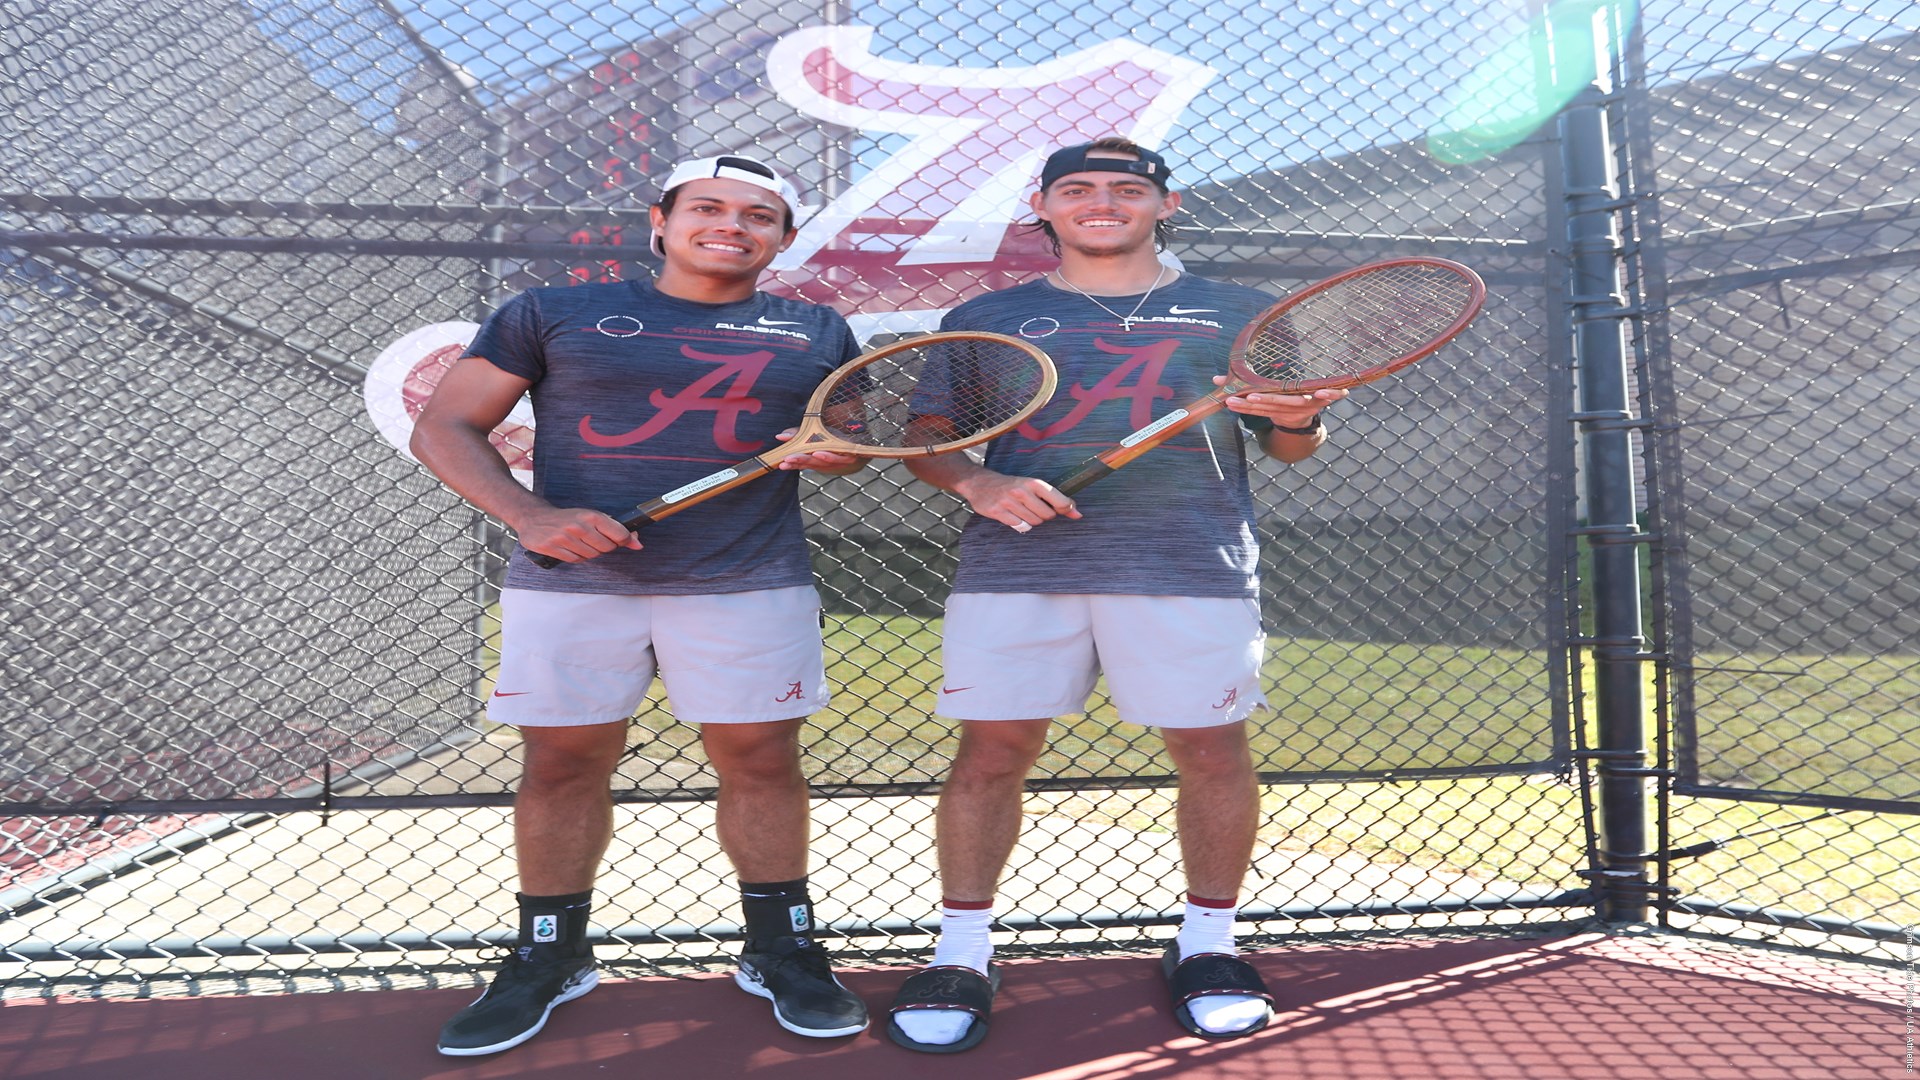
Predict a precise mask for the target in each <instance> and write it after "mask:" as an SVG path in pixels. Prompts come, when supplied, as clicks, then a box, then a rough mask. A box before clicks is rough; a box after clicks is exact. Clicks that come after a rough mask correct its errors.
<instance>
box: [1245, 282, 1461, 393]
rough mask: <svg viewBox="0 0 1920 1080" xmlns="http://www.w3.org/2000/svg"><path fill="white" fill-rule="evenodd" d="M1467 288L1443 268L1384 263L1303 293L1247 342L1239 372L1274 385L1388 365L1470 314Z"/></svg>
mask: <svg viewBox="0 0 1920 1080" xmlns="http://www.w3.org/2000/svg"><path fill="white" fill-rule="evenodd" d="M1474 296H1475V290H1474V287H1473V284H1472V282H1471V281H1469V280H1468V279H1466V278H1464V277H1462V276H1461V275H1460V274H1458V273H1456V272H1454V271H1452V270H1448V269H1446V268H1445V267H1438V266H1426V265H1411V266H1386V267H1381V268H1380V269H1378V270H1373V271H1368V272H1365V273H1360V274H1355V275H1354V276H1352V277H1350V278H1347V279H1345V280H1343V281H1339V282H1336V283H1335V284H1333V285H1332V286H1330V287H1328V288H1326V289H1323V290H1321V291H1319V292H1316V293H1312V294H1309V295H1307V296H1304V297H1302V298H1301V299H1300V301H1299V302H1298V303H1296V304H1293V305H1292V306H1290V307H1289V308H1287V309H1286V311H1285V313H1284V314H1282V315H1281V316H1280V317H1278V318H1276V319H1275V320H1274V321H1273V322H1272V323H1270V324H1269V325H1268V326H1266V327H1264V328H1263V329H1262V330H1261V331H1260V332H1259V333H1258V334H1257V335H1255V337H1254V339H1253V340H1252V341H1251V342H1250V343H1249V344H1248V347H1247V351H1246V356H1245V363H1246V366H1247V368H1248V369H1249V370H1250V371H1252V372H1254V373H1255V374H1257V375H1259V376H1260V377H1261V378H1263V379H1267V380H1270V381H1272V382H1277V383H1289V382H1311V381H1314V380H1321V379H1332V378H1347V377H1351V376H1356V375H1360V374H1362V373H1368V372H1375V371H1378V370H1380V369H1382V368H1391V367H1392V366H1394V365H1395V364H1396V363H1399V362H1402V361H1405V360H1407V359H1410V358H1412V357H1416V356H1418V355H1420V354H1422V353H1423V352H1424V351H1426V350H1428V349H1429V348H1431V347H1432V346H1434V345H1435V344H1436V341H1437V340H1439V339H1441V338H1442V337H1443V335H1446V334H1447V333H1448V332H1449V331H1451V330H1453V329H1454V328H1455V327H1456V325H1457V324H1458V323H1459V321H1460V319H1461V318H1462V317H1463V315H1465V314H1466V313H1467V312H1468V311H1470V310H1471V309H1472V306H1473V302H1474Z"/></svg>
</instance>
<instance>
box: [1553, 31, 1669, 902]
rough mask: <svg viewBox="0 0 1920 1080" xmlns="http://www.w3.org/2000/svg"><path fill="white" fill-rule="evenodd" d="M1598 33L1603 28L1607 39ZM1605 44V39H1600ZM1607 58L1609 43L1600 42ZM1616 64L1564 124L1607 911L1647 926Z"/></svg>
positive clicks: (1640, 647) (1603, 66)
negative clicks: (1615, 141)
mask: <svg viewBox="0 0 1920 1080" xmlns="http://www.w3.org/2000/svg"><path fill="white" fill-rule="evenodd" d="M1597 30H1598V27H1596V31H1597ZM1596 37H1598V34H1597V33H1596ZM1596 45H1597V46H1598V47H1600V48H1601V49H1602V51H1603V55H1604V51H1605V49H1604V45H1600V44H1599V43H1598V42H1596ZM1609 66H1610V65H1608V64H1607V63H1605V62H1604V60H1603V62H1601V63H1600V64H1599V65H1598V75H1597V76H1596V79H1595V82H1594V83H1593V84H1592V85H1590V86H1589V87H1587V88H1586V89H1585V90H1583V91H1582V92H1581V94H1580V95H1579V96H1578V97H1576V98H1575V99H1574V101H1573V102H1572V103H1571V104H1570V105H1569V106H1568V107H1567V109H1566V110H1565V111H1564V112H1563V113H1562V114H1561V117H1560V131H1561V136H1562V139H1561V153H1562V155H1563V160H1564V164H1565V169H1566V183H1567V187H1566V211H1567V239H1568V246H1569V249H1570V254H1571V276H1572V293H1573V295H1572V296H1571V298H1570V300H1571V305H1570V312H1571V316H1572V319H1573V324H1574V357H1575V365H1576V374H1577V381H1578V385H1577V388H1576V394H1577V398H1578V403H1579V406H1578V407H1579V411H1578V412H1576V413H1575V414H1574V417H1573V418H1574V420H1575V421H1576V422H1578V424H1579V430H1580V447H1581V454H1582V458H1583V461H1584V465H1585V469H1584V473H1585V478H1584V479H1585V489H1584V494H1585V498H1586V515H1585V517H1586V524H1585V525H1584V526H1583V527H1582V528H1581V529H1580V532H1582V533H1583V534H1584V535H1586V537H1587V538H1588V540H1589V542H1590V545H1591V550H1592V555H1593V558H1592V567H1593V571H1592V577H1593V609H1594V610H1593V617H1594V621H1593V636H1592V637H1591V638H1588V639H1586V640H1585V641H1584V642H1583V644H1586V645H1588V646H1590V647H1591V649H1592V653H1593V657H1594V677H1593V685H1594V697H1595V709H1596V714H1597V730H1596V732H1595V752H1594V753H1593V755H1592V756H1593V757H1594V759H1595V760H1596V762H1597V773H1598V775H1599V802H1600V822H1601V843H1602V847H1603V850H1602V851H1601V878H1600V881H1599V885H1600V890H1599V891H1600V895H1601V901H1600V915H1601V917H1602V918H1604V919H1606V920H1608V921H1610V922H1643V921H1645V920H1646V917H1647V911H1648V906H1649V905H1648V900H1647V897H1648V895H1649V885H1648V879H1647V875H1646V866H1647V861H1648V858H1649V855H1648V852H1647V803H1648V799H1647V785H1646V768H1645V766H1646V751H1647V741H1646V731H1645V715H1644V702H1643V698H1644V694H1643V691H1642V678H1643V670H1642V661H1643V655H1644V639H1643V638H1642V636H1641V611H1640V573H1639V558H1638V556H1639V546H1638V543H1639V541H1640V540H1641V539H1642V538H1641V536H1640V530H1639V527H1638V525H1637V524H1636V519H1635V497H1634V468H1633V447H1632V442H1631V438H1630V435H1629V432H1630V431H1631V429H1632V428H1633V427H1634V426H1636V421H1635V420H1634V419H1633V416H1632V413H1631V411H1630V410H1629V408H1628V401H1629V398H1628V387H1627V366H1626V355H1627V353H1626V345H1625V336H1624V334H1625V329H1626V326H1625V324H1626V320H1627V318H1628V317H1629V315H1630V312H1629V311H1628V310H1627V307H1626V302H1625V299H1624V297H1623V289H1622V285H1621V277H1620V267H1621V259H1622V247H1621V241H1620V235H1619V232H1618V229H1617V228H1616V223H1615V216H1614V215H1615V213H1616V212H1617V211H1618V210H1619V209H1620V208H1621V205H1622V203H1621V201H1620V195H1619V189H1618V186H1617V183H1616V180H1615V176H1614V172H1613V167H1612V166H1613V161H1614V155H1613V147H1612V140H1611V137H1610V134H1609V131H1608V125H1607V105H1608V103H1609V101H1610V100H1611V95H1612V94H1613V92H1614V88H1613V87H1612V86H1611V85H1610V84H1611V82H1612V80H1611V77H1610V74H1609V70H1608V69H1609Z"/></svg>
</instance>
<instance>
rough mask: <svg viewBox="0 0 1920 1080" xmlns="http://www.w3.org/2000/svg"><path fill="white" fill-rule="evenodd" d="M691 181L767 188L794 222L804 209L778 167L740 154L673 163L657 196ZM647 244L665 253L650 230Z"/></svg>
mask: <svg viewBox="0 0 1920 1080" xmlns="http://www.w3.org/2000/svg"><path fill="white" fill-rule="evenodd" d="M694 180H738V181H740V182H741V183H743V184H752V185H753V186H754V187H757V188H761V189H764V190H766V191H771V192H773V193H774V194H775V195H778V196H780V201H781V202H784V203H786V204H787V209H788V210H789V211H790V212H792V214H793V219H794V221H795V222H796V223H798V222H799V220H800V218H801V216H802V214H803V213H804V212H805V211H806V209H807V208H806V207H805V206H803V205H802V204H801V202H800V190H799V189H798V188H796V187H794V186H793V182H792V181H791V180H788V179H787V178H786V177H785V176H783V175H781V173H780V171H779V170H778V169H775V168H774V167H773V166H771V165H768V164H767V163H765V162H763V161H756V160H754V159H753V158H750V157H741V156H740V155H738V154H721V155H719V156H718V157H704V158H695V159H694V160H692V161H683V162H681V163H680V164H678V165H676V166H674V169H673V171H672V172H670V173H668V174H667V179H666V180H665V182H663V183H662V184H661V185H660V197H661V198H663V199H664V198H666V196H667V192H669V191H672V190H673V189H674V188H677V187H679V186H680V185H682V184H685V183H689V182H691V181H694ZM647 243H648V246H649V247H651V248H652V249H653V253H654V254H655V255H660V256H664V255H666V250H665V249H664V248H662V247H661V246H660V234H659V233H654V234H653V236H652V238H651V239H650V240H648V242H647Z"/></svg>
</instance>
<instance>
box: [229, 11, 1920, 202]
mask: <svg viewBox="0 0 1920 1080" xmlns="http://www.w3.org/2000/svg"><path fill="white" fill-rule="evenodd" d="M250 2H251V3H252V4H253V5H254V8H255V10H256V12H257V13H258V16H259V18H260V19H261V21H262V24H263V25H265V26H266V27H268V28H269V32H270V33H272V34H273V35H274V36H275V37H276V38H277V39H278V40H281V41H282V42H283V43H285V44H289V45H291V46H292V47H293V48H294V49H295V51H296V54H297V55H301V56H302V57H303V59H304V60H305V61H306V62H307V63H308V66H309V68H310V69H313V70H315V72H316V79H317V80H318V81H320V82H322V84H323V85H327V86H328V87H329V89H332V90H333V91H334V92H335V93H337V94H339V95H340V96H342V97H343V98H346V99H348V100H350V101H353V102H354V103H355V104H356V105H357V106H358V107H360V108H361V110H362V112H363V113H365V114H367V115H368V116H369V117H370V119H377V118H378V116H379V115H380V114H382V113H385V114H388V115H390V114H391V110H392V108H393V101H394V98H395V95H396V93H397V89H396V87H397V82H398V80H399V79H400V78H402V77H403V76H404V74H405V71H406V70H408V69H409V67H410V65H412V64H414V63H417V61H418V57H419V53H418V50H417V49H416V48H415V46H414V45H412V44H411V43H409V42H407V41H406V40H405V37H406V35H405V34H403V33H401V31H400V30H398V29H397V28H395V26H394V24H393V23H392V14H397V15H399V16H400V17H401V18H403V19H405V20H406V22H407V24H408V25H409V26H410V27H411V28H412V29H413V31H415V32H416V33H417V34H418V36H419V39H420V40H421V41H423V42H424V43H425V44H426V45H427V46H428V47H430V48H432V49H435V50H438V51H439V53H440V54H441V56H442V57H444V58H445V60H446V61H448V62H450V63H451V64H453V65H455V66H457V67H458V68H459V69H461V70H463V71H464V72H466V73H467V74H468V75H470V76H471V77H472V78H473V79H474V80H475V81H476V83H477V86H476V92H477V93H478V95H479V96H480V97H481V99H482V100H483V101H488V102H492V101H498V100H500V99H502V98H505V97H510V96H513V95H514V94H516V93H517V92H520V91H523V90H525V89H527V88H528V87H532V86H538V85H540V84H542V83H544V82H546V81H547V80H549V79H551V78H553V77H554V75H555V74H562V75H564V74H565V73H568V72H571V71H576V70H579V69H581V68H583V67H585V66H588V65H590V64H591V63H592V62H593V61H594V60H595V59H597V58H599V57H601V56H603V55H606V54H607V53H609V52H611V51H613V50H615V49H618V48H620V47H623V46H625V45H628V44H631V43H633V42H637V41H643V40H646V39H648V38H650V37H652V36H654V35H657V34H659V33H661V32H663V31H666V30H670V29H671V28H673V27H674V26H676V25H678V24H679V23H681V22H684V21H688V20H693V19H697V18H699V17H701V16H702V15H703V14H704V13H706V12H707V11H710V10H713V9H718V8H724V7H727V6H729V5H728V4H726V3H719V2H715V0H655V3H653V4H647V5H642V4H640V3H637V2H636V0H570V2H569V0H562V2H553V0H454V2H449V0H250ZM1540 2H1541V0H1260V2H1259V3H1248V4H1241V5H1236V6H1233V7H1228V6H1225V5H1222V4H1221V3H1219V2H1218V0H1198V2H1196V0H1074V2H1072V3H1062V2H1055V0H1001V2H989V0H831V2H828V3H824V4H823V5H822V18H821V20H820V21H822V22H828V21H831V22H836V23H840V24H843V25H844V24H855V25H864V26H871V27H874V28H875V33H874V39H873V45H872V48H873V51H874V53H875V54H876V55H879V56H882V57H885V58H887V59H895V60H900V61H906V62H913V63H920V64H932V65H941V66H959V67H980V68H992V67H1006V66H1020V65H1031V64H1037V63H1041V62H1044V61H1047V60H1051V59H1054V58H1056V57H1058V56H1060V55H1062V54H1065V53H1069V52H1073V51H1075V50H1078V49H1084V48H1088V47H1093V46H1097V45H1099V44H1100V43H1101V42H1106V41H1112V40H1115V39H1129V40H1131V41H1134V42H1137V43H1139V44H1142V45H1147V46H1151V47H1152V48H1155V49H1159V50H1162V51H1164V52H1168V53H1173V54H1176V55H1180V56H1184V57H1186V58H1188V59H1190V60H1194V61H1197V62H1199V63H1201V64H1204V65H1206V66H1208V67H1209V68H1211V69H1212V70H1213V72H1214V77H1213V78H1212V80H1211V81H1210V82H1209V83H1208V85H1207V86H1206V87H1205V89H1204V90H1203V91H1202V92H1201V94H1200V96H1199V98H1197V99H1196V100H1195V101H1193V103H1192V104H1191V105H1189V106H1188V107H1187V110H1186V112H1185V114H1184V116H1183V117H1182V119H1181V123H1180V124H1178V125H1176V129H1175V130H1176V134H1175V135H1174V136H1172V137H1171V138H1170V140H1169V142H1168V145H1167V147H1166V148H1167V149H1169V150H1171V151H1172V152H1173V153H1174V154H1176V155H1177V156H1178V157H1179V158H1180V159H1181V160H1183V161H1185V162H1187V163H1189V168H1190V169H1191V170H1192V171H1191V172H1190V173H1189V175H1196V176H1197V175H1200V174H1205V175H1206V176H1207V177H1208V178H1209V179H1212V180H1215V181H1224V180H1229V179H1232V178H1233V177H1235V176H1239V175H1246V174H1250V173H1258V172H1264V171H1268V170H1271V169H1276V168H1281V167H1285V166H1287V165H1291V164H1298V163H1300V162H1304V161H1310V160H1314V159H1316V158H1322V157H1329V156H1337V155H1340V154H1345V153H1351V152H1355V151H1358V150H1362V149H1365V148H1367V147H1370V146H1377V145H1382V144H1392V143H1402V142H1411V141H1415V140H1419V139H1421V138H1423V137H1424V136H1426V135H1427V134H1428V133H1430V132H1432V131H1434V130H1436V129H1441V128H1445V127H1447V126H1448V122H1449V119H1451V121H1452V122H1453V123H1454V125H1455V126H1457V124H1458V121H1459V119H1460V117H1461V115H1462V111H1463V110H1464V111H1465V112H1466V113H1469V114H1484V113H1487V112H1489V111H1492V112H1495V113H1497V112H1498V111H1499V108H1500V100H1499V99H1500V98H1501V97H1502V96H1503V94H1504V96H1506V97H1507V98H1508V99H1509V102H1508V103H1509V106H1510V105H1511V97H1512V95H1511V94H1510V93H1506V91H1510V90H1511V89H1512V86H1511V80H1512V79H1513V78H1515V77H1516V75H1515V70H1517V68H1519V67H1524V66H1526V65H1527V63H1528V61H1527V60H1526V59H1525V58H1526V57H1529V56H1531V55H1533V51H1534V50H1531V49H1530V46H1529V41H1528V35H1529V33H1530V32H1531V33H1533V34H1536V35H1537V34H1538V20H1537V19H1536V18H1535V16H1536V15H1537V8H1538V6H1539V4H1540ZM1563 2H1564V3H1567V4H1569V5H1581V6H1585V7H1588V8H1592V7H1594V6H1598V5H1605V4H1609V3H1612V4H1622V5H1626V8H1625V9H1624V10H1625V12H1626V14H1625V16H1624V17H1626V18H1629V19H1630V18H1632V17H1633V15H1632V10H1631V8H1632V5H1633V4H1634V3H1635V0H1563ZM390 13H391V14H390ZM1645 18H1646V19H1647V26H1646V31H1647V40H1648V56H1649V70H1650V71H1651V73H1652V74H1653V77H1654V79H1655V80H1656V81H1657V82H1668V81H1675V80H1686V79H1692V78H1698V77H1701V76H1703V75H1708V74H1712V73H1716V72H1723V71H1727V70H1732V69H1734V68H1737V67H1741V66H1745V65H1749V64H1759V63H1771V62H1775V61H1777V60H1779V59H1781V58H1783V57H1786V56H1791V55H1795V54H1798V53H1805V52H1812V51H1820V50H1822V49H1831V48H1838V47H1849V46H1853V45H1857V44H1859V43H1861V42H1863V41H1867V40H1872V39H1875V38H1880V37H1887V36H1892V35H1898V34H1909V33H1916V32H1920V0H1776V2H1774V3H1765V2H1759V0H1666V2H1660V0H1655V2H1652V3H1649V4H1648V5H1647V10H1646V12H1645ZM1502 65H1506V67H1505V68H1503V67H1502ZM1503 80H1504V81H1503ZM1463 99H1464V100H1463ZM1509 119H1511V117H1509ZM1527 126H1530V125H1527ZM871 146H872V151H871V154H872V155H873V156H874V157H875V158H876V159H877V158H878V157H882V156H884V154H885V153H886V151H887V149H888V147H889V143H888V142H887V140H885V139H878V140H874V141H873V142H872V143H871Z"/></svg>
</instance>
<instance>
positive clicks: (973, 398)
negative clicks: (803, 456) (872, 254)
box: [821, 338, 1047, 448]
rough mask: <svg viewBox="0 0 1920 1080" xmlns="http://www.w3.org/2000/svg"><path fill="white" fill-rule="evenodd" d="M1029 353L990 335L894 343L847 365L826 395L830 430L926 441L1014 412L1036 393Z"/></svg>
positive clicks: (1037, 375) (1035, 365) (973, 429)
mask: <svg viewBox="0 0 1920 1080" xmlns="http://www.w3.org/2000/svg"><path fill="white" fill-rule="evenodd" d="M1046 374H1047V371H1046V367H1045V364H1044V362H1043V361H1042V360H1040V359H1039V358H1036V357H1035V356H1034V354H1033V353H1031V352H1029V351H1027V350H1025V349H1022V348H1020V347H1018V346H1015V345H1011V344H1007V343H1004V342H998V341H991V340H982V341H974V340H954V339H952V338H948V339H946V340H943V341H940V342H936V343H934V344H931V345H908V346H905V347H901V348H898V349H894V350H892V351H890V352H888V353H886V354H885V355H883V356H880V357H878V358H876V359H874V360H873V361H872V362H871V363H868V364H866V365H864V366H862V367H860V368H858V369H856V370H854V371H851V372H848V373H847V375H846V376H845V377H844V378H842V379H841V380H840V382H839V384H838V385H836V386H835V387H834V388H833V389H832V390H831V391H830V392H829V393H828V395H827V396H826V403H825V407H824V408H823V410H822V413H821V419H822V422H823V423H824V424H825V425H826V427H827V430H828V431H829V432H831V433H832V434H833V435H834V436H836V437H838V438H841V439H845V440H847V441H848V442H853V443H860V444H862V445H866V446H874V447H893V448H901V447H910V446H931V445H938V444H940V443H945V442H951V441H954V440H956V439H960V438H964V437H967V436H971V435H974V434H976V433H978V432H981V431H987V430H991V429H993V428H996V427H1000V426H1002V425H1005V424H1009V423H1010V422H1013V421H1014V420H1016V419H1017V418H1018V417H1019V416H1020V415H1021V414H1022V413H1023V411H1024V410H1026V409H1027V407H1028V406H1029V404H1031V403H1032V402H1033V399H1034V397H1035V396H1036V395H1037V394H1039V393H1041V392H1042V391H1043V388H1044V384H1045V379H1046Z"/></svg>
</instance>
